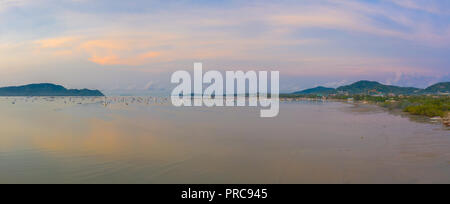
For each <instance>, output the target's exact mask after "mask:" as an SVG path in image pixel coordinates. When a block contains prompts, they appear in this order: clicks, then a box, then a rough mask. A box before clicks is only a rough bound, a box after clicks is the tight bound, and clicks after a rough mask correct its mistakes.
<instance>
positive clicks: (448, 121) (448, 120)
mask: <svg viewBox="0 0 450 204" xmlns="http://www.w3.org/2000/svg"><path fill="white" fill-rule="evenodd" d="M280 101H323V102H339V103H345V104H354V105H373V106H376V107H379V108H382V109H384V110H386V111H387V112H390V113H394V114H395V113H398V114H402V115H405V116H408V117H410V118H412V117H413V116H415V117H421V118H426V119H427V120H428V121H430V122H439V123H440V124H441V125H443V126H444V127H447V128H448V127H450V113H448V114H447V117H440V116H437V117H429V116H425V115H415V114H411V113H409V112H407V111H404V110H402V109H400V108H388V107H383V106H382V105H380V103H377V102H371V101H353V100H344V99H328V98H325V97H324V98H307V97H300V98H289V97H283V98H280Z"/></svg>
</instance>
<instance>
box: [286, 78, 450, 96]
mask: <svg viewBox="0 0 450 204" xmlns="http://www.w3.org/2000/svg"><path fill="white" fill-rule="evenodd" d="M335 93H337V94H349V95H388V94H395V95H422V94H443V93H444V94H448V93H450V82H444V83H438V84H435V85H433V86H430V87H428V88H426V89H419V88H414V87H399V86H391V85H384V84H381V83H379V82H376V81H358V82H356V83H353V84H350V85H347V86H341V87H339V88H337V89H333V88H326V87H321V86H319V87H316V88H312V89H306V90H303V91H298V92H295V93H293V94H296V95H330V94H335Z"/></svg>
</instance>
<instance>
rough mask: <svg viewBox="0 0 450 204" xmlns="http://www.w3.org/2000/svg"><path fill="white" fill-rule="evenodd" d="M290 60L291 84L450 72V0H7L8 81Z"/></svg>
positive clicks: (390, 80)
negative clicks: (196, 65) (197, 64)
mask: <svg viewBox="0 0 450 204" xmlns="http://www.w3.org/2000/svg"><path fill="white" fill-rule="evenodd" d="M195 62H202V63H203V67H204V70H205V71H207V70H222V71H223V70H230V71H231V70H256V71H258V70H265V71H266V70H267V71H271V70H273V71H280V89H281V91H282V92H290V91H298V90H302V89H306V88H312V87H315V86H319V85H322V86H328V87H337V86H340V85H346V84H350V83H352V82H355V81H358V80H376V81H379V82H382V83H385V84H392V85H401V86H415V87H421V88H423V87H427V86H429V85H431V84H433V83H436V82H441V81H450V1H442V0H428V1H423V0H359V1H354V0H278V1H269V0H239V1H238V0H177V1H175V0H129V1H123V0H0V86H9V85H23V84H29V83H41V82H48V83H56V84H61V85H64V86H66V87H68V88H91V89H100V90H102V91H104V92H106V93H111V94H123V93H129V94H141V93H159V92H161V93H169V92H170V91H171V88H173V86H174V85H171V84H170V75H171V74H172V73H173V72H174V71H176V70H188V71H190V70H193V63H195Z"/></svg>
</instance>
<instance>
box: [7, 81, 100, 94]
mask: <svg viewBox="0 0 450 204" xmlns="http://www.w3.org/2000/svg"><path fill="white" fill-rule="evenodd" d="M0 96H104V95H103V93H102V92H100V91H98V90H89V89H81V90H79V89H66V88H64V87H63V86H60V85H55V84H30V85H25V86H11V87H4V88H0Z"/></svg>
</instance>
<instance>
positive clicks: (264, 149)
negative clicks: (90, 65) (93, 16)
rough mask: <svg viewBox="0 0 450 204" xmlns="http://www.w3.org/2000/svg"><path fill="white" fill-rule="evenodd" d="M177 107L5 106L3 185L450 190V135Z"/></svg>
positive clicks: (377, 117)
mask: <svg viewBox="0 0 450 204" xmlns="http://www.w3.org/2000/svg"><path fill="white" fill-rule="evenodd" d="M13 102H14V103H13ZM169 103H170V102H169V100H168V99H164V98H149V97H147V98H145V97H141V98H139V97H116V98H104V97H100V98H87V97H86V98H1V99H0V109H1V110H2V114H1V115H0V124H2V127H1V129H0V135H1V136H0V183H17V182H19V183H367V182H369V183H391V182H393V183H399V182H400V183H448V182H450V137H449V132H448V130H445V129H444V128H443V127H442V126H441V125H437V124H428V123H417V122H412V121H410V120H409V119H408V118H405V117H402V116H400V115H395V114H390V113H387V112H386V111H383V110H382V109H379V108H374V107H362V109H361V107H359V109H358V107H356V108H355V106H354V105H351V104H342V103H328V102H304V101H285V102H283V103H282V104H281V107H280V108H281V110H280V115H279V116H278V117H277V118H269V119H268V118H260V117H259V114H258V113H259V109H258V108H257V107H239V108H238V107H220V108H217V107H216V108H202V107H183V108H175V107H173V106H172V105H170V104H169Z"/></svg>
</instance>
